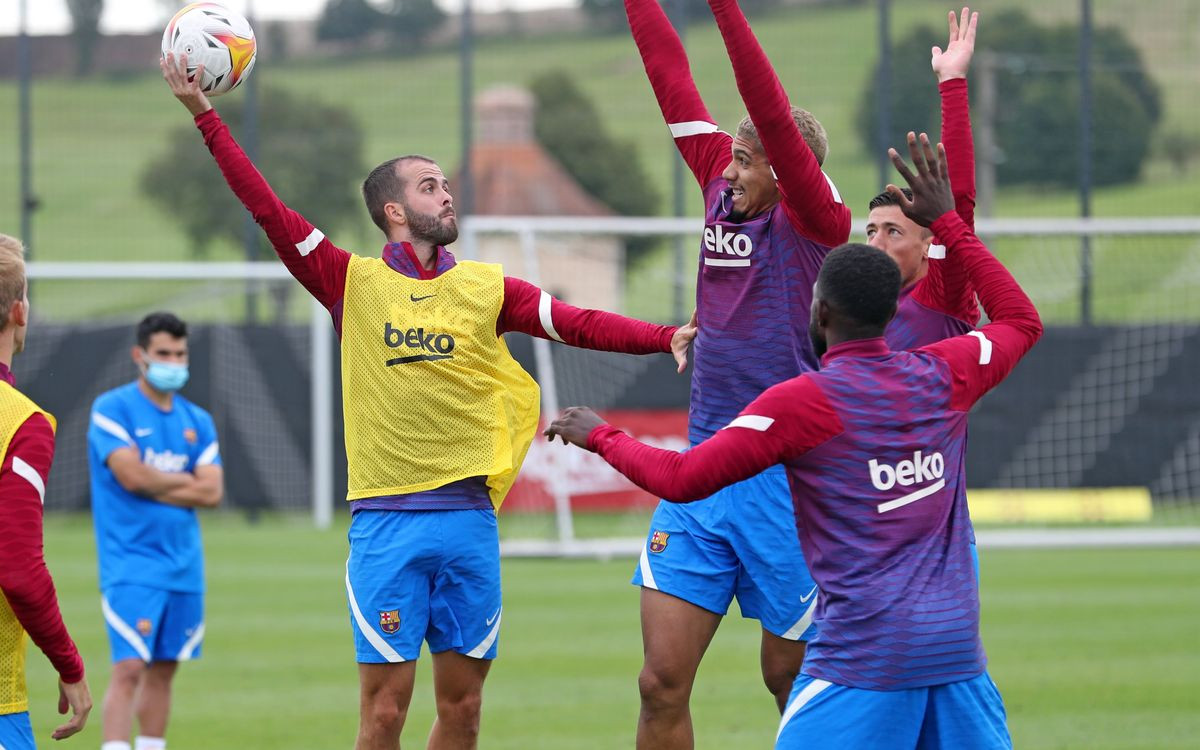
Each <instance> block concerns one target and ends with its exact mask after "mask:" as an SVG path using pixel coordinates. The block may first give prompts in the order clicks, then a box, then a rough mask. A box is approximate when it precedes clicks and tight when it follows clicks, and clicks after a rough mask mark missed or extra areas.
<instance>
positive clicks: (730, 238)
mask: <svg viewBox="0 0 1200 750" xmlns="http://www.w3.org/2000/svg"><path fill="white" fill-rule="evenodd" d="M704 249H705V250H707V251H709V252H710V253H716V254H718V255H726V256H729V257H728V258H711V257H709V256H705V257H704V263H705V265H709V266H748V265H750V254H751V253H753V252H754V242H753V241H751V239H750V238H749V237H747V236H746V235H744V234H742V233H740V232H727V231H726V230H725V228H724V227H723V226H721V225H720V224H717V225H716V226H707V227H704Z"/></svg>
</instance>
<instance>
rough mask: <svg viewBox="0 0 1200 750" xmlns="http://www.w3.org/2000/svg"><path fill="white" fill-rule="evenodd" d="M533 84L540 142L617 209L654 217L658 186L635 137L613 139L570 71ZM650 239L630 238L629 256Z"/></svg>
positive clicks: (551, 73) (550, 74) (542, 77)
mask: <svg viewBox="0 0 1200 750" xmlns="http://www.w3.org/2000/svg"><path fill="white" fill-rule="evenodd" d="M530 89H531V90H532V92H533V96H534V99H535V100H536V101H537V113H536V115H535V116H534V123H533V129H534V134H535V136H536V137H537V140H538V142H539V143H541V145H542V147H543V148H545V149H546V151H547V152H549V153H550V155H551V156H553V157H554V158H555V159H557V160H558V161H559V163H560V164H562V165H563V167H564V168H566V170H567V172H568V173H570V175H571V176H572V177H574V178H575V181H576V182H578V183H579V184H580V186H582V187H583V189H584V190H586V191H587V192H588V193H590V194H591V195H592V196H593V197H595V198H596V199H597V200H599V201H600V202H601V203H603V204H605V205H606V206H608V207H609V208H611V209H612V210H613V211H615V212H617V213H618V214H622V215H625V216H651V215H653V214H655V213H657V212H658V207H659V204H660V203H661V200H662V198H661V196H660V195H659V194H658V192H657V191H656V190H655V189H654V187H653V185H652V184H651V182H650V179H649V177H648V176H647V175H646V170H645V168H644V167H643V166H642V162H641V160H640V159H639V157H638V152H637V148H636V146H635V145H634V143H633V142H632V141H621V140H617V139H615V138H613V137H612V136H611V135H610V134H609V133H608V132H607V131H606V130H605V129H604V125H603V124H602V120H601V117H600V113H599V112H597V111H596V105H595V104H594V103H593V102H592V100H591V99H589V98H588V96H587V94H585V93H584V92H583V90H582V89H580V88H579V85H578V84H577V83H575V80H574V79H573V78H571V76H570V75H568V74H567V73H566V72H564V71H561V70H553V71H549V72H547V73H543V74H541V75H539V76H538V77H537V78H535V79H534V80H533V81H532V82H531V84H530ZM651 244H652V243H649V242H646V241H645V240H644V239H638V240H635V241H630V242H629V243H627V249H628V250H629V256H630V260H634V259H635V257H636V256H638V255H639V254H640V253H642V252H643V251H644V250H645V249H647V248H648V247H649V246H650V245H651Z"/></svg>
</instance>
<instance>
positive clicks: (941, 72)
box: [931, 8, 979, 83]
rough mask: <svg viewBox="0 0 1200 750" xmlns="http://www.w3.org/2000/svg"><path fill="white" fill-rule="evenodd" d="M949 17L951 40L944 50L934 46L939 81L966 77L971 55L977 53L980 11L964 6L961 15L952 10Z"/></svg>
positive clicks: (934, 69)
mask: <svg viewBox="0 0 1200 750" xmlns="http://www.w3.org/2000/svg"><path fill="white" fill-rule="evenodd" d="M949 19H950V40H949V41H948V42H946V51H945V52H943V51H942V48H941V47H934V48H933V59H932V61H931V63H932V65H933V72H934V73H936V74H937V79H938V83H941V82H942V81H948V80H950V79H951V78H966V77H967V70H968V69H969V68H970V67H971V57H972V56H973V55H974V54H975V26H976V24H977V23H978V22H979V13H972V12H971V9H970V8H963V9H962V15H961V16H955V15H954V11H950V16H949Z"/></svg>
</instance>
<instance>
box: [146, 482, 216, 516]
mask: <svg viewBox="0 0 1200 750" xmlns="http://www.w3.org/2000/svg"><path fill="white" fill-rule="evenodd" d="M189 476H190V475H189ZM224 492H225V491H224V487H223V486H222V484H221V482H219V481H213V480H204V479H199V478H197V477H192V481H191V482H190V483H188V484H186V485H183V486H182V487H176V488H174V489H171V490H168V491H167V492H163V493H160V494H158V495H155V497H154V499H155V500H158V501H159V502H162V503H166V504H167V505H175V506H178V507H180V508H215V507H217V506H218V505H220V504H221V498H222V497H223V496H224Z"/></svg>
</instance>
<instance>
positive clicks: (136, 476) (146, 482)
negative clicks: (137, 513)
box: [113, 462, 194, 498]
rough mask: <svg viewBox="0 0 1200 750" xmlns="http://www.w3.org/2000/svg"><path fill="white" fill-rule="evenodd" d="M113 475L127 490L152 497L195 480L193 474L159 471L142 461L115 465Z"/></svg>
mask: <svg viewBox="0 0 1200 750" xmlns="http://www.w3.org/2000/svg"><path fill="white" fill-rule="evenodd" d="M113 475H114V476H115V477H116V479H117V483H118V484H120V485H121V486H122V487H123V488H125V489H126V490H127V491H129V492H132V493H134V494H135V495H142V496H144V497H152V498H157V497H158V496H159V495H163V494H165V493H168V492H171V491H173V490H177V489H180V488H182V487H186V486H187V485H188V484H190V483H191V482H192V481H194V480H193V478H192V475H191V474H186V473H182V472H168V471H159V470H158V469H155V468H154V467H152V466H147V465H146V464H143V463H140V462H138V463H130V464H128V465H121V466H119V467H113Z"/></svg>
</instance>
